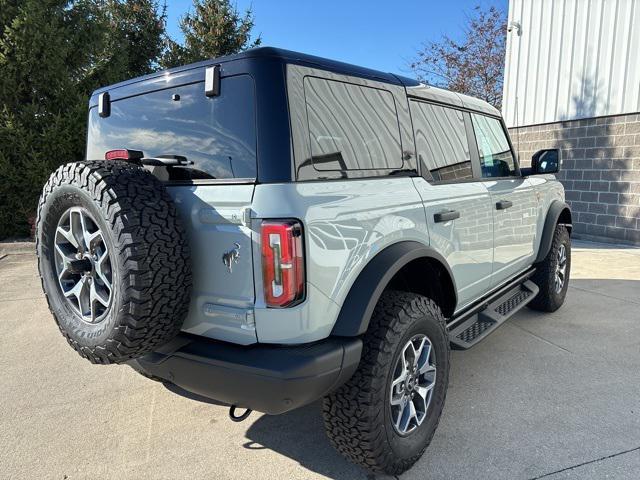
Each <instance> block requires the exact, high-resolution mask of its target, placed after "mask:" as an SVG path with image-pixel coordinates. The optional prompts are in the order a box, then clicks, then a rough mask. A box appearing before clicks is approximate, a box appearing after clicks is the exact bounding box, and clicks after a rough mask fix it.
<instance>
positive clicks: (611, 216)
mask: <svg viewBox="0 0 640 480" xmlns="http://www.w3.org/2000/svg"><path fill="white" fill-rule="evenodd" d="M639 3H640V2H639ZM510 133H511V139H512V141H513V144H514V146H515V147H516V149H519V151H520V155H519V157H520V159H521V164H522V165H523V166H528V165H530V163H531V156H532V155H533V153H535V152H536V151H537V150H540V149H543V148H560V149H561V150H562V151H561V155H562V169H561V171H560V173H559V174H558V178H559V179H560V180H561V181H562V183H563V184H564V187H565V191H566V198H567V203H569V204H570V206H571V210H572V213H573V225H574V232H575V233H576V234H577V235H578V236H579V237H583V238H592V239H603V240H614V241H622V242H626V243H632V244H638V245H640V115H638V114H630V115H618V116H611V117H600V118H590V119H581V120H571V121H565V122H556V123H548V124H543V125H535V126H528V127H521V128H512V129H510Z"/></svg>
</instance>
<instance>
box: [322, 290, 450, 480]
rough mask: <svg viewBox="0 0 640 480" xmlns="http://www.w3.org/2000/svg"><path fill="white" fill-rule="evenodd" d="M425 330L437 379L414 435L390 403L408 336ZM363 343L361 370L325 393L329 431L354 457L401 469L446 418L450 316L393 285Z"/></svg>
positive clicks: (382, 468) (377, 468)
mask: <svg viewBox="0 0 640 480" xmlns="http://www.w3.org/2000/svg"><path fill="white" fill-rule="evenodd" d="M419 336H426V337H428V339H429V340H430V342H431V343H432V347H433V349H434V353H435V355H434V360H435V361H434V363H435V367H436V368H437V380H436V382H435V386H434V390H433V394H432V396H431V399H430V405H429V408H428V410H427V416H426V418H425V419H424V421H422V422H421V424H420V425H419V426H418V427H417V428H415V429H414V430H413V431H412V432H411V433H409V434H408V435H400V434H399V433H398V432H397V431H396V429H395V428H394V426H393V424H392V417H393V415H392V412H391V406H390V395H391V390H390V386H391V382H392V377H393V375H394V371H393V370H394V367H395V366H396V365H397V360H398V358H399V356H400V355H401V353H402V351H403V348H404V347H405V346H406V345H407V342H409V341H411V339H413V338H416V337H419ZM363 343H364V347H363V352H362V359H361V361H360V366H359V367H358V370H357V371H356V373H355V374H354V375H353V377H352V378H351V379H350V380H349V381H348V382H347V383H346V384H345V385H343V386H342V387H340V388H339V389H338V390H337V391H335V392H333V393H332V394H330V395H328V396H327V397H325V399H324V404H323V417H324V423H325V428H326V432H327V436H328V437H329V440H330V442H331V443H332V444H333V446H334V447H335V448H336V449H337V450H338V451H339V452H340V453H342V454H343V455H344V456H345V457H347V458H348V459H349V460H351V461H352V462H354V463H356V464H359V465H361V466H363V467H365V468H368V469H370V470H372V471H374V472H384V473H387V474H391V475H398V474H400V473H402V472H404V471H406V470H408V469H409V468H411V466H413V464H414V463H415V462H416V461H417V460H418V459H419V458H420V456H421V455H422V454H423V453H424V451H425V449H426V448H427V446H428V445H429V443H430V442H431V439H432V438H433V434H434V433H435V431H436V428H437V426H438V422H439V421H440V415H441V413H442V409H443V407H444V401H445V396H446V391H447V385H448V381H449V341H448V338H447V334H446V326H445V318H444V317H443V315H442V312H441V311H440V308H439V307H438V305H437V304H436V303H435V302H433V301H432V300H430V299H429V298H426V297H423V296H420V295H416V294H413V293H406V292H397V291H387V292H385V293H384V294H383V295H382V298H381V299H380V301H379V302H378V304H377V306H376V308H375V310H374V313H373V317H372V319H371V323H370V324H369V329H368V330H367V333H366V334H365V338H364V340H363Z"/></svg>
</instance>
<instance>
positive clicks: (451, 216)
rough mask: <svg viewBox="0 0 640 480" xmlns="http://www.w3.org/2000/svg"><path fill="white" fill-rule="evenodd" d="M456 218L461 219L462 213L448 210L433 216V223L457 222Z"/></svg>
mask: <svg viewBox="0 0 640 480" xmlns="http://www.w3.org/2000/svg"><path fill="white" fill-rule="evenodd" d="M456 218H460V212H459V211H457V210H447V211H445V212H439V213H434V214H433V221H434V222H436V223H440V222H448V221H449V220H455V219H456Z"/></svg>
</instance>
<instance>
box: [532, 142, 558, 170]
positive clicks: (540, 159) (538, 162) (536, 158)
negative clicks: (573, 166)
mask: <svg viewBox="0 0 640 480" xmlns="http://www.w3.org/2000/svg"><path fill="white" fill-rule="evenodd" d="M527 170H529V171H528V172H527V173H528V174H529V175H542V174H547V173H558V171H559V170H560V149H558V148H546V149H544V150H538V151H537V152H536V153H534V154H533V156H532V157H531V168H530V169H527Z"/></svg>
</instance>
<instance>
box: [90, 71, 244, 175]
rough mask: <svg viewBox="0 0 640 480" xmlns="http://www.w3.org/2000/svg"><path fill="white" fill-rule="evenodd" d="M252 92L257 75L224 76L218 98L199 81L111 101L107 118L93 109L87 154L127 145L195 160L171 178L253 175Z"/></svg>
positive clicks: (100, 155) (174, 169) (99, 155)
mask: <svg viewBox="0 0 640 480" xmlns="http://www.w3.org/2000/svg"><path fill="white" fill-rule="evenodd" d="M254 92H255V89H254V84H253V79H252V78H251V77H250V76H249V75H238V76H234V77H228V78H223V79H222V81H221V85H220V96H218V97H207V96H206V95H205V93H204V83H203V82H200V83H195V84H191V85H184V86H181V87H175V88H169V89H166V90H161V91H156V92H151V93H147V94H143V95H139V96H135V97H130V98H126V99H122V100H116V101H113V102H112V103H111V115H110V116H109V117H106V118H101V117H100V116H99V115H98V109H97V108H92V109H91V111H90V114H89V137H88V147H87V159H89V160H93V159H104V154H105V152H107V151H109V150H114V149H119V148H127V149H130V150H142V151H143V152H144V154H145V156H146V157H158V156H161V155H182V156H185V157H187V160H189V161H192V162H193V165H190V166H188V167H171V168H169V169H168V170H169V179H170V180H202V179H233V178H244V179H255V178H256V120H255V93H254Z"/></svg>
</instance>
